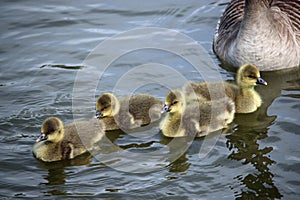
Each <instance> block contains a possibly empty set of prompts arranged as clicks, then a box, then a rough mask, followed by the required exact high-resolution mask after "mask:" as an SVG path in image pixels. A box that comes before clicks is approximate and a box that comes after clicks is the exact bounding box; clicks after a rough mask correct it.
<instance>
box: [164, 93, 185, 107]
mask: <svg viewBox="0 0 300 200" xmlns="http://www.w3.org/2000/svg"><path fill="white" fill-rule="evenodd" d="M183 105H184V96H183V93H182V92H181V91H179V90H172V91H170V92H169V93H168V94H167V96H166V98H165V105H164V107H163V109H162V113H165V112H168V113H175V112H181V111H182V109H183Z"/></svg>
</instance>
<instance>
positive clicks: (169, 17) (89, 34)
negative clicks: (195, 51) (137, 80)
mask: <svg viewBox="0 0 300 200" xmlns="http://www.w3.org/2000/svg"><path fill="white" fill-rule="evenodd" d="M224 3H226V2H225V1H209V0H205V1H201V2H200V1H171V0H170V1H150V2H147V1H143V2H141V1H127V2H126V3H124V1H109V2H105V1H100V2H99V1H96V0H92V1H88V2H80V1H72V2H64V4H62V3H61V1H56V0H54V1H32V0H26V1H20V2H18V1H8V0H7V1H2V2H1V3H0V4H1V7H0V11H1V12H0V16H1V35H0V40H1V47H0V63H1V65H0V67H1V73H0V94H1V100H0V101H1V104H0V113H1V116H0V161H1V162H0V163H1V165H0V177H1V179H0V186H1V187H0V197H1V199H5V198H7V199H10V198H13V197H19V198H22V197H26V198H36V199H37V198H39V199H41V198H42V199H53V198H58V197H65V198H70V199H71V198H73V197H78V198H83V199H87V198H98V199H100V198H109V199H113V198H119V199H133V198H138V199H142V198H143V199H183V198H185V199H254V198H256V199H280V198H282V199H298V198H299V195H300V192H299V191H300V181H299V180H300V175H299V174H300V157H299V153H300V152H299V141H300V140H299V133H300V123H299V121H300V120H299V113H298V112H299V111H300V72H299V69H294V70H292V71H281V72H272V73H270V72H265V73H262V77H263V78H264V79H265V80H266V81H267V82H268V86H266V87H264V86H259V87H257V90H258V91H259V93H260V94H261V95H262V98H263V101H264V104H263V106H262V107H261V108H260V109H259V110H258V111H257V112H255V113H252V114H247V115H237V116H236V118H235V121H234V123H233V124H232V127H231V128H230V129H229V130H228V133H227V134H221V135H220V134H216V135H213V136H211V137H210V138H207V139H196V140H194V141H193V142H192V144H190V145H186V143H185V142H184V141H183V142H179V143H178V144H182V145H181V146H176V145H175V146H172V147H170V146H168V144H170V142H171V141H170V140H169V139H166V138H163V137H161V135H160V133H159V131H158V129H157V126H155V125H153V127H152V128H149V129H148V130H144V131H141V132H140V133H134V134H131V133H130V134H122V133H119V132H114V133H110V134H109V135H107V140H106V141H104V142H103V143H102V145H103V146H102V149H101V152H100V154H99V157H96V158H94V157H92V156H90V155H82V156H80V157H78V158H76V159H74V160H71V161H64V162H56V163H42V162H39V161H37V160H36V159H35V158H34V157H33V156H32V153H31V148H32V146H33V144H34V141H35V138H36V137H37V135H38V134H39V132H40V126H41V124H42V122H43V120H44V119H45V118H47V117H49V116H57V117H60V118H61V119H62V120H63V121H64V122H65V123H70V122H72V121H73V120H74V119H83V118H86V117H90V116H93V115H94V108H93V107H88V106H86V105H90V103H91V102H89V101H88V100H86V101H84V100H82V104H80V105H76V106H74V105H73V107H72V101H73V100H74V83H75V82H76V77H77V76H78V73H80V72H82V71H83V70H84V69H86V67H87V66H86V65H84V64H83V61H84V60H85V58H86V57H87V56H88V55H89V53H90V52H92V51H93V50H94V48H95V47H96V46H97V45H98V44H100V42H102V41H103V40H105V39H109V38H111V37H112V36H114V35H115V34H120V33H123V32H124V31H129V30H132V29H135V28H141V27H159V28H166V29H171V30H176V31H178V32H180V33H182V34H185V35H187V36H189V37H190V38H192V39H193V40H195V41H197V42H199V44H201V45H202V46H203V47H204V48H205V49H206V51H207V52H208V53H209V55H211V57H212V58H213V60H214V62H215V63H217V65H218V64H219V61H218V60H217V59H216V57H215V56H214V54H213V53H212V50H211V43H212V38H213V33H214V29H215V26H216V24H217V21H218V18H219V16H220V15H221V13H222V10H223V9H224ZM142 39H143V37H142V38H139V36H137V40H138V41H141V40H142ZM176 42H178V43H179V41H174V46H176ZM153 43H155V41H153ZM114 48H116V47H115V46H112V47H111V49H107V54H108V55H109V54H110V52H112V53H113V52H114V51H116V49H114ZM191 54H192V53H191ZM100 56H101V55H100ZM154 62H156V63H161V64H164V65H168V66H170V67H171V68H172V69H175V70H177V72H179V73H180V74H182V75H183V76H184V77H186V78H187V79H189V80H197V81H198V80H202V79H203V77H199V74H198V73H196V72H195V71H194V69H193V68H191V66H190V65H189V64H188V63H187V62H186V61H184V60H182V59H180V58H178V56H176V55H173V54H171V53H169V52H165V51H157V50H153V49H143V50H140V51H135V52H130V53H128V54H127V55H123V56H122V57H120V58H118V59H117V60H115V61H114V62H112V63H111V66H110V67H109V68H108V69H107V71H105V73H104V74H103V76H102V78H101V80H100V81H99V83H97V88H92V90H91V91H86V92H93V93H94V94H95V96H96V95H98V94H100V93H101V92H104V91H112V89H113V88H114V86H115V85H116V83H117V81H118V80H120V78H122V76H123V75H124V74H126V73H127V72H128V71H129V70H131V69H133V68H134V67H136V66H137V65H140V64H145V63H154ZM99 65H101V63H100V64H99ZM201 69H203V71H201V72H200V74H201V75H205V74H206V73H207V71H206V69H205V68H201V67H200V70H201ZM218 73H219V74H220V75H221V77H222V78H223V79H226V80H227V79H233V76H234V73H232V72H229V71H226V70H225V69H222V68H221V67H218ZM143 76H144V77H149V74H147V73H145V74H142V75H141V77H142V79H143ZM161 78H162V79H163V80H169V79H170V80H171V81H172V80H173V81H174V85H176V84H178V83H177V80H176V79H174V78H173V77H170V76H169V74H168V73H162V75H161ZM86 81H87V82H88V81H89V79H88V80H86ZM93 89H94V90H93ZM139 91H142V92H148V93H151V94H154V95H155V96H157V97H159V98H160V99H162V100H163V98H164V95H165V94H166V92H167V89H166V88H165V87H162V86H160V85H158V84H157V85H149V86H145V87H143V88H140V89H139V90H137V92H139ZM118 92H119V93H120V94H126V93H127V91H126V90H119V91H118ZM209 141H216V144H215V145H213V148H212V149H211V150H210V151H209V153H208V154H207V155H206V156H205V157H201V154H200V153H201V152H202V150H201V147H203V146H204V147H205V145H206V142H209ZM112 144H114V145H116V146H117V147H119V148H122V149H123V151H121V153H118V152H116V150H115V149H114V148H113V147H112ZM114 147H115V146H114ZM180 148H182V151H181V152H182V155H178V154H176V150H178V149H180ZM184 148H187V150H184ZM174 149H175V150H174ZM158 150H162V151H161V152H162V155H164V153H166V152H165V151H168V152H167V154H166V155H168V156H169V157H166V158H165V159H163V160H159V159H154V157H151V156H149V155H151V152H155V151H158ZM112 152H113V153H112ZM149 152H150V153H149ZM147 153H149V154H147ZM130 155H139V156H137V157H127V156H130ZM128 171H131V172H128Z"/></svg>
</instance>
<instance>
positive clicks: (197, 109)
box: [160, 90, 235, 137]
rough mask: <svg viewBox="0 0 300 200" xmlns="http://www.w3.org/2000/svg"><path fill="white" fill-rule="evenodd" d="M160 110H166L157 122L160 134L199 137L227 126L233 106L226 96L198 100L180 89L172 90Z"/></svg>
mask: <svg viewBox="0 0 300 200" xmlns="http://www.w3.org/2000/svg"><path fill="white" fill-rule="evenodd" d="M162 112H167V115H166V116H165V118H164V119H163V120H162V122H161V123H160V129H161V131H162V134H163V135H164V136H167V137H186V136H188V137H191V136H192V137H202V136H205V135H207V134H208V133H211V132H214V131H217V130H221V129H223V128H227V125H228V124H229V123H231V122H232V121H233V118H234V113H235V107H234V103H233V101H232V100H231V99H230V98H224V99H221V100H217V101H203V102H200V101H199V100H196V99H194V98H189V96H187V95H186V94H185V93H184V92H182V91H180V90H172V91H170V92H169V93H168V95H167V96H166V98H165V105H164V107H163V110H162Z"/></svg>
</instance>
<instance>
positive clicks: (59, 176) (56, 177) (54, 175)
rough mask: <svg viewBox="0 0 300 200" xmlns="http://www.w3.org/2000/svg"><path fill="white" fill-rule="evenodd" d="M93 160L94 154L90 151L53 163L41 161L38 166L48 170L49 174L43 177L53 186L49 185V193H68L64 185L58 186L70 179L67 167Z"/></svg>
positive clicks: (88, 162)
mask: <svg viewBox="0 0 300 200" xmlns="http://www.w3.org/2000/svg"><path fill="white" fill-rule="evenodd" d="M91 160H92V155H91V154H89V153H85V154H83V155H80V156H78V157H76V158H74V159H73V160H64V161H58V162H52V163H44V162H41V161H39V163H40V165H38V167H39V168H41V169H46V170H48V174H47V175H45V176H44V177H43V178H44V179H45V180H46V182H45V183H42V184H45V185H48V186H51V187H49V189H50V190H48V191H47V193H48V194H51V195H65V194H67V192H66V191H65V190H63V188H62V187H57V186H60V185H64V184H65V183H66V180H67V179H68V176H67V173H66V171H65V168H66V167H69V166H82V165H88V164H90V163H91Z"/></svg>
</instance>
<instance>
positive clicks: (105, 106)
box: [96, 93, 119, 119]
mask: <svg viewBox="0 0 300 200" xmlns="http://www.w3.org/2000/svg"><path fill="white" fill-rule="evenodd" d="M118 111H119V106H118V99H117V97H116V96H115V95H114V94H112V93H103V94H102V95H100V96H99V98H98V100H97V102H96V117H97V118H98V119H100V118H104V117H113V116H114V115H115V114H116V113H117V112H118Z"/></svg>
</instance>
